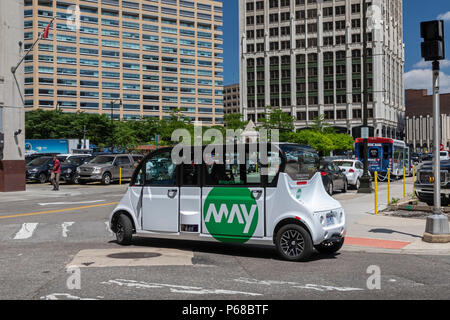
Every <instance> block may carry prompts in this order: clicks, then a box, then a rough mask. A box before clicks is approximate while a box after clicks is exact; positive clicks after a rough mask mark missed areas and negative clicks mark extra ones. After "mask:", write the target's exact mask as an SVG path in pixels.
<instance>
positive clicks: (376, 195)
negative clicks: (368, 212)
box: [374, 171, 378, 215]
mask: <svg viewBox="0 0 450 320" xmlns="http://www.w3.org/2000/svg"><path fill="white" fill-rule="evenodd" d="M374 181H375V214H376V215H377V214H378V172H377V171H375V178H374Z"/></svg>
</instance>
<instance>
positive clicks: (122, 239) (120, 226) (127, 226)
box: [116, 214, 133, 246]
mask: <svg viewBox="0 0 450 320" xmlns="http://www.w3.org/2000/svg"><path fill="white" fill-rule="evenodd" d="M116 230H117V231H116V239H117V243H119V244H121V245H124V246H127V245H130V244H131V239H132V238H133V224H132V223H131V220H130V218H128V217H127V216H126V215H124V214H121V215H120V216H119V218H118V219H117V227H116Z"/></svg>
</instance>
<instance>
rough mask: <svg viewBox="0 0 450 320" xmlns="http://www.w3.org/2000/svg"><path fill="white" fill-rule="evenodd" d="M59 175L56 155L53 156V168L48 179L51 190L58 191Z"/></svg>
mask: <svg viewBox="0 0 450 320" xmlns="http://www.w3.org/2000/svg"><path fill="white" fill-rule="evenodd" d="M60 175H61V163H60V162H59V160H58V158H57V157H56V156H53V168H52V174H51V176H50V181H51V183H52V185H53V191H59V177H60Z"/></svg>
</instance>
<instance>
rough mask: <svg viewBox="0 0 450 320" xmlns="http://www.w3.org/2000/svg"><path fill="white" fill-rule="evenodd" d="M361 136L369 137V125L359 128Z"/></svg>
mask: <svg viewBox="0 0 450 320" xmlns="http://www.w3.org/2000/svg"><path fill="white" fill-rule="evenodd" d="M361 138H363V139H369V127H362V128H361Z"/></svg>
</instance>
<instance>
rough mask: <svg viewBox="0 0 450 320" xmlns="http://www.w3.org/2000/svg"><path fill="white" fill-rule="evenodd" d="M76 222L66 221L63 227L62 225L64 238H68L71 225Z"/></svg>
mask: <svg viewBox="0 0 450 320" xmlns="http://www.w3.org/2000/svg"><path fill="white" fill-rule="evenodd" d="M74 223H75V222H64V223H63V224H62V225H61V227H62V236H63V237H64V238H67V232H69V227H70V226H71V225H73V224H74Z"/></svg>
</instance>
